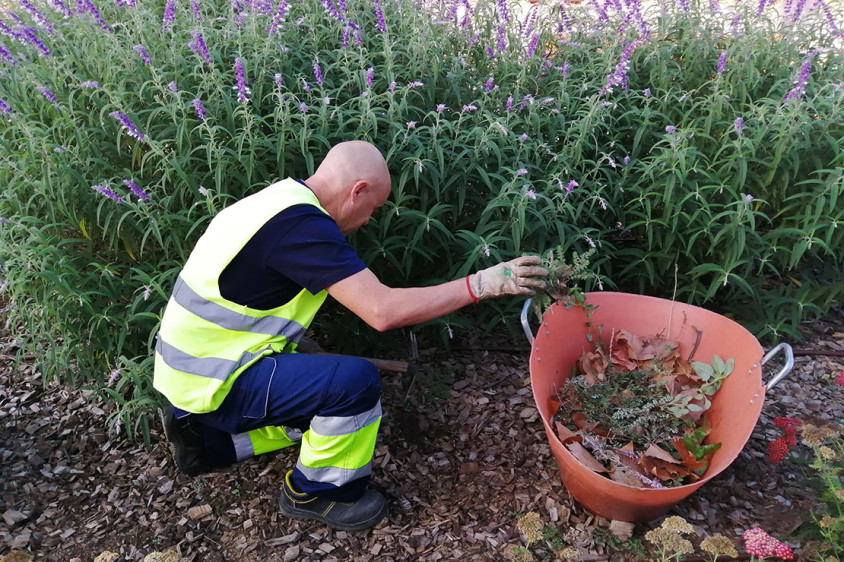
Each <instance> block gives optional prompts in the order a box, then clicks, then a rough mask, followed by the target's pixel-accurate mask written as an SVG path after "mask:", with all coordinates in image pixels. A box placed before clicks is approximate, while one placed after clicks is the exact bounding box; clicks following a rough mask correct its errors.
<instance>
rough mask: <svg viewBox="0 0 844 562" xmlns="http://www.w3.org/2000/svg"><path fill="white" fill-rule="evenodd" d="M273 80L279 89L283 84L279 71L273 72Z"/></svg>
mask: <svg viewBox="0 0 844 562" xmlns="http://www.w3.org/2000/svg"><path fill="white" fill-rule="evenodd" d="M273 82H275V85H276V86H278V88H279V89H281V88H282V86H284V77H283V76H282V75H281V72H276V73H275V76H273Z"/></svg>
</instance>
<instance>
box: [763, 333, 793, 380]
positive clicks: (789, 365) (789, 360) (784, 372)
mask: <svg viewBox="0 0 844 562" xmlns="http://www.w3.org/2000/svg"><path fill="white" fill-rule="evenodd" d="M780 350H782V352H783V353H785V366H784V367H783V368H782V369H781V370H780V372H779V373H777V374H776V375H774V376H773V377H771V381H770V382H769V383H768V384H767V385H765V392H767V391H769V390H771V389H772V388H774V386H775V385H776V384H777V383H778V382H780V381H781V380H782V379H784V378H785V377H786V376H788V374H789V373H790V372H791V370H792V369H793V368H794V351H793V350H792V349H791V346H790V345H789V344H787V343H785V342H783V343H781V344H779V345H778V346H776V347H775V348H773V349H772V350H771V351H769V352H768V353H766V354H765V357H763V358H762V363H761V364H762V365H764V364H765V363H767V362H768V361H769V360H770V359H771V357H773V356H774V355H776V354H777V352H779V351H780Z"/></svg>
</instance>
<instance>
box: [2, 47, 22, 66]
mask: <svg viewBox="0 0 844 562" xmlns="http://www.w3.org/2000/svg"><path fill="white" fill-rule="evenodd" d="M0 58H3V59H5V60H6V62H8V63H9V64H11V65H12V66H15V65H16V64H18V61H17V59H15V57H13V56H12V53H10V52H9V51H8V49H6V46H5V45H3V43H0Z"/></svg>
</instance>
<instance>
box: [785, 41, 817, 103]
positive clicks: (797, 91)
mask: <svg viewBox="0 0 844 562" xmlns="http://www.w3.org/2000/svg"><path fill="white" fill-rule="evenodd" d="M817 52H818V51H817V49H815V50H813V51H811V52H810V53H809V54H808V55H806V58H805V59H804V60H803V64H802V65H801V67H800V74H799V75H798V76H797V79H796V80H794V87H793V88H792V89H791V90H789V92H788V94H786V96H785V100H784V101H786V102H788V101H791V100H793V99H797V100H799V99H802V98H803V94H805V93H806V83H807V82H808V81H809V74H810V73H811V72H812V58H813V57H814V56H815V55H816V54H817Z"/></svg>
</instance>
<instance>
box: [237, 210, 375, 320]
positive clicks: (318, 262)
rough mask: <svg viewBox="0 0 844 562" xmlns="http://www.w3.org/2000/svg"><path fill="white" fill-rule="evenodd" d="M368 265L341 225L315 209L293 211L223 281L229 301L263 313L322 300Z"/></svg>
mask: <svg viewBox="0 0 844 562" xmlns="http://www.w3.org/2000/svg"><path fill="white" fill-rule="evenodd" d="M365 268H366V264H364V263H363V261H362V260H361V259H360V257H358V255H357V252H356V251H355V249H354V248H353V247H352V245H351V244H349V242H348V241H347V240H346V238H345V237H344V236H343V233H342V232H340V228H339V227H338V226H337V223H335V222H334V219H332V218H331V217H330V216H328V215H326V214H325V213H323V212H322V211H320V210H319V209H318V208H316V207H314V206H313V205H305V204H302V205H293V206H292V207H288V208H287V209H285V210H283V211H282V212H280V213H279V214H277V215H276V216H274V217H273V218H271V219H270V220H269V221H267V223H266V224H265V225H264V226H262V227H261V229H260V230H258V232H257V233H255V236H253V237H252V239H251V240H249V242H247V243H246V245H245V246H244V247H243V248H242V249H241V250H240V252H239V253H238V254H237V255H236V256H235V257H234V259H233V260H232V261H231V262H230V263H229V265H227V266H226V268H225V269H224V270H223V273H222V274H221V275H220V294H221V295H222V296H223V298H225V299H228V300H230V301H234V302H236V303H238V304H241V305H245V306H248V307H250V308H255V309H258V310H269V309H272V308H276V307H279V306H281V305H283V304H285V303H287V302H289V301H290V300H291V299H293V297H295V296H296V295H297V294H298V293H299V292H300V291H301V290H302V288H305V289H307V290H308V291H309V292H310V293H311V294H316V293H318V292H320V291H322V290H323V289H326V288H328V287H330V286H331V285H333V284H334V283H337V282H338V281H342V280H343V279H345V278H347V277H349V276H351V275H354V274H355V273H358V272H359V271H362V270H363V269H365Z"/></svg>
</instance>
